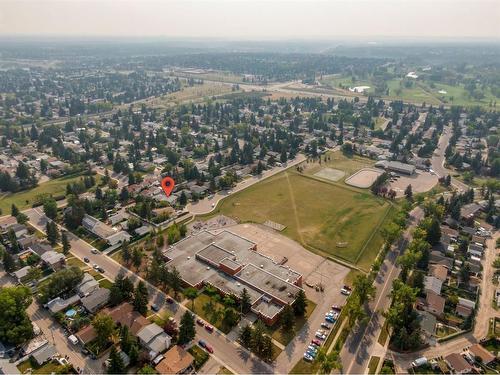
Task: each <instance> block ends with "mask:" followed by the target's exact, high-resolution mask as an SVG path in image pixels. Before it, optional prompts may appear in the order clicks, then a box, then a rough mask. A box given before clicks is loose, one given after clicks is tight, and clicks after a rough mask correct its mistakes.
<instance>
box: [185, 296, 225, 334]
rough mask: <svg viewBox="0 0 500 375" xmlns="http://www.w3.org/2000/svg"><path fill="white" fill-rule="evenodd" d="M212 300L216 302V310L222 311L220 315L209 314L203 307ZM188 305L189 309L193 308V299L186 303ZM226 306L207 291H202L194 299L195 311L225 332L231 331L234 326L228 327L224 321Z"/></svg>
mask: <svg viewBox="0 0 500 375" xmlns="http://www.w3.org/2000/svg"><path fill="white" fill-rule="evenodd" d="M210 300H212V302H213V303H214V306H215V310H217V311H220V314H218V316H216V315H215V314H214V315H207V312H206V311H205V309H203V306H205V304H207V303H208V302H209V301H210ZM186 307H188V308H189V309H192V304H191V301H188V302H187V304H186ZM224 309H225V306H224V305H223V304H222V303H219V302H217V301H216V300H215V299H214V298H212V297H210V296H209V295H207V294H205V293H201V294H200V295H198V297H196V299H195V300H194V310H193V312H194V313H195V314H197V315H199V316H200V317H201V318H202V319H204V320H206V321H207V322H209V323H210V324H213V325H214V326H215V327H217V329H219V330H221V331H222V332H224V333H229V331H231V328H233V327H227V326H226V325H225V324H223V322H222V311H224Z"/></svg>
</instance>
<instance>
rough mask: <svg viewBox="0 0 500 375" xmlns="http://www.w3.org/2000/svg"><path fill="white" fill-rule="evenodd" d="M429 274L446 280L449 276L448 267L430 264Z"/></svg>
mask: <svg viewBox="0 0 500 375" xmlns="http://www.w3.org/2000/svg"><path fill="white" fill-rule="evenodd" d="M429 274H430V275H431V276H434V277H435V278H436V279H439V280H441V281H442V282H445V281H446V279H447V278H448V268H446V267H445V266H443V265H441V264H433V265H432V266H430V272H429Z"/></svg>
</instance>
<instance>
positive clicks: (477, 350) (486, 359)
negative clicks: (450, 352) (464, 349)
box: [469, 344, 496, 364]
mask: <svg viewBox="0 0 500 375" xmlns="http://www.w3.org/2000/svg"><path fill="white" fill-rule="evenodd" d="M469 352H471V353H472V355H474V356H475V357H479V358H481V360H482V362H483V363H484V364H488V363H490V362H493V361H494V360H495V359H496V357H495V356H494V355H493V354H491V353H490V352H489V351H488V350H486V348H484V347H483V346H481V345H479V344H474V345H472V346H471V347H470V348H469Z"/></svg>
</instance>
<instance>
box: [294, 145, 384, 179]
mask: <svg viewBox="0 0 500 375" xmlns="http://www.w3.org/2000/svg"><path fill="white" fill-rule="evenodd" d="M325 158H326V160H325ZM321 159H322V160H321V164H319V162H318V161H314V162H312V161H311V162H309V163H307V162H306V163H304V164H302V165H303V166H305V172H304V173H305V174H307V175H311V176H312V175H314V174H315V173H317V172H319V171H320V170H321V169H323V168H333V169H339V170H341V171H344V172H345V176H344V178H342V179H341V180H340V181H344V180H345V179H346V178H348V177H349V176H350V175H352V174H353V173H354V172H357V171H359V170H360V169H362V168H369V167H373V165H374V164H375V161H374V160H372V159H369V158H365V157H362V156H359V155H353V156H352V157H347V156H345V155H344V154H343V153H342V152H341V151H335V152H327V153H326V155H324V156H322V158H321Z"/></svg>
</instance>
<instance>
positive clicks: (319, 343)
mask: <svg viewBox="0 0 500 375" xmlns="http://www.w3.org/2000/svg"><path fill="white" fill-rule="evenodd" d="M311 343H312V344H314V345H316V346H321V341H319V340H318V339H313V340H312V341H311Z"/></svg>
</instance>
